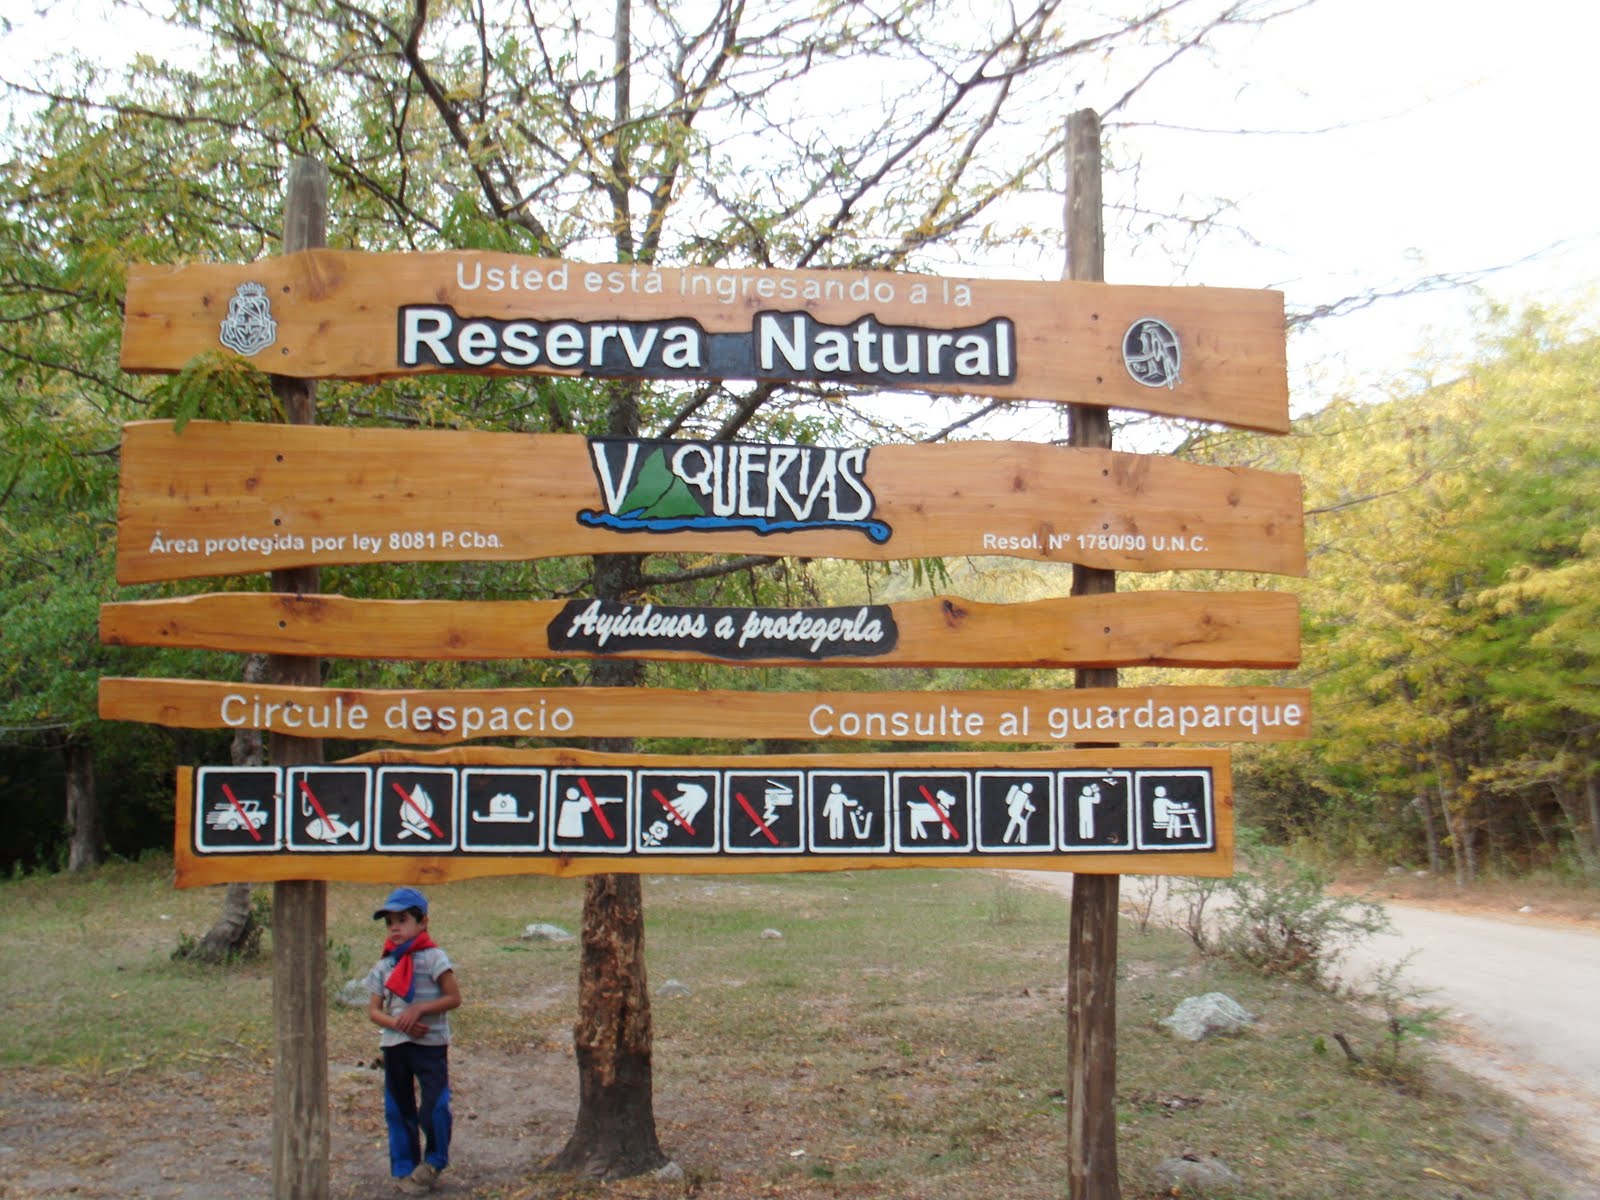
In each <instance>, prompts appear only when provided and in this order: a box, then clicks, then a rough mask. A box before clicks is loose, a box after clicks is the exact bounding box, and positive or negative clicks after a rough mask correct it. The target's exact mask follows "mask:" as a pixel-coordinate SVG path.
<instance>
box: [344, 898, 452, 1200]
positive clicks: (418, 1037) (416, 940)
mask: <svg viewBox="0 0 1600 1200" xmlns="http://www.w3.org/2000/svg"><path fill="white" fill-rule="evenodd" d="M372 919H373V920H375V921H382V922H384V925H385V927H386V928H387V929H388V932H389V936H388V939H387V940H386V941H385V942H384V944H383V957H382V958H380V959H379V960H378V964H377V966H375V967H373V968H372V970H370V971H368V972H367V979H366V984H367V991H368V992H369V993H370V994H371V996H372V1000H371V1002H370V1003H369V1004H368V1005H367V1015H368V1016H369V1017H371V1018H372V1021H373V1023H374V1024H376V1025H381V1026H382V1027H383V1034H382V1036H381V1038H380V1043H381V1045H382V1047H383V1088H384V1098H383V1112H384V1117H385V1119H386V1120H387V1121H388V1125H389V1169H390V1171H391V1172H392V1173H393V1174H394V1177H395V1178H396V1179H398V1180H399V1181H400V1190H401V1191H402V1192H404V1193H405V1194H406V1195H408V1196H420V1195H423V1194H424V1193H426V1192H428V1191H431V1190H432V1188H433V1186H434V1183H435V1182H436V1181H437V1180H438V1178H439V1172H440V1171H442V1170H444V1169H445V1167H446V1166H447V1165H448V1164H449V1162H450V1064H449V1052H450V1018H449V1017H448V1016H447V1015H446V1014H447V1013H448V1012H449V1011H450V1010H451V1009H452V1008H455V1007H457V1006H458V1005H460V1003H461V992H460V990H459V989H458V988H457V987H456V975H455V971H454V970H453V969H452V968H451V964H450V958H449V956H448V955H446V954H445V952H444V951H443V950H441V949H439V947H438V946H436V945H435V944H434V941H433V939H432V938H431V937H429V936H428V899H427V897H426V896H424V895H423V894H422V893H421V892H419V891H418V890H417V889H416V888H410V887H401V888H395V890H394V891H392V892H390V893H389V898H388V899H387V900H385V901H384V902H383V906H382V907H381V908H379V909H378V911H377V912H375V913H373V914H372ZM418 1086H420V1087H421V1089H422V1105H421V1108H420V1109H419V1108H418V1106H417V1095H416V1089H417V1088H418ZM421 1133H426V1134H427V1157H426V1158H423V1155H422V1145H421V1143H420V1134H421Z"/></svg>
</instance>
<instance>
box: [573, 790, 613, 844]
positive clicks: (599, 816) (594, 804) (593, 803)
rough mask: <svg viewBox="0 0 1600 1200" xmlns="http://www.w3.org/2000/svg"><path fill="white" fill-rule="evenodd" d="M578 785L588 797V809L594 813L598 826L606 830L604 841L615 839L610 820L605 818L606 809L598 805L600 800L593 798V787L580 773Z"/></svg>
mask: <svg viewBox="0 0 1600 1200" xmlns="http://www.w3.org/2000/svg"><path fill="white" fill-rule="evenodd" d="M578 786H579V787H580V788H582V789H583V794H584V795H585V796H587V797H589V811H590V812H592V813H593V814H594V815H595V819H596V820H597V821H599V822H600V828H601V829H603V830H605V831H606V841H608V842H614V841H616V840H617V835H616V833H615V831H614V830H613V829H612V828H611V822H610V821H608V820H606V810H605V809H603V808H601V807H600V801H599V800H598V799H596V798H595V794H594V789H593V788H592V787H590V786H589V781H588V780H587V779H585V778H584V777H583V776H582V775H579V776H578Z"/></svg>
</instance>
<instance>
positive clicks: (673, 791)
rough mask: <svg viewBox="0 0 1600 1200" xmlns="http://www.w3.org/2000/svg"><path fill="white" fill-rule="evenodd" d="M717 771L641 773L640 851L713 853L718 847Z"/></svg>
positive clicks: (719, 781)
mask: <svg viewBox="0 0 1600 1200" xmlns="http://www.w3.org/2000/svg"><path fill="white" fill-rule="evenodd" d="M720 784H721V780H720V778H719V777H718V776H717V774H716V773H715V772H712V771H707V772H704V773H694V774H686V773H683V772H672V773H666V772H656V771H641V772H640V773H639V787H638V791H639V807H638V820H639V831H638V832H639V850H640V852H641V853H649V852H652V851H655V852H664V851H672V852H674V853H690V854H693V853H700V854H706V853H712V852H714V851H715V850H716V849H717V841H718V838H717V834H718V829H717V816H718V810H719V808H720V803H719V802H718V799H717V798H718V794H719V790H720Z"/></svg>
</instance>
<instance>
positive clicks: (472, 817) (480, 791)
mask: <svg viewBox="0 0 1600 1200" xmlns="http://www.w3.org/2000/svg"><path fill="white" fill-rule="evenodd" d="M461 798H462V810H463V811H464V812H465V814H466V819H465V820H464V821H463V822H462V823H461V848H462V849H463V850H485V851H502V852H511V851H520V852H527V851H536V850H542V849H544V827H545V819H544V817H545V772H544V771H541V770H538V769H535V768H521V769H517V768H501V767H468V768H467V769H465V770H464V771H462V772H461Z"/></svg>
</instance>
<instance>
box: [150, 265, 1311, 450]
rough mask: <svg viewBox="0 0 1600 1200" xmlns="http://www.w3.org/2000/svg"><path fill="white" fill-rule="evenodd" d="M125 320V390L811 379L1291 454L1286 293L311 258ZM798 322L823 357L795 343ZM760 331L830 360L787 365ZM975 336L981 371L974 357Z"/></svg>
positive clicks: (155, 295) (239, 277)
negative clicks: (471, 377) (219, 359)
mask: <svg viewBox="0 0 1600 1200" xmlns="http://www.w3.org/2000/svg"><path fill="white" fill-rule="evenodd" d="M125 313H126V316H125V325H124V331H123V342H122V365H123V368H124V369H125V370H129V371H176V370H180V369H182V368H183V366H184V365H185V364H186V363H188V362H189V361H190V360H192V359H193V358H195V357H196V356H197V355H200V354H205V353H207V352H218V351H221V352H227V353H240V354H243V355H244V356H246V357H247V358H249V360H250V361H251V362H253V363H254V364H256V365H257V366H259V367H260V368H261V369H262V370H264V371H271V372H273V373H276V374H280V375H291V376H297V377H301V378H313V379H315V378H322V379H327V378H358V379H376V378H383V377H392V376H397V375H404V374H411V373H417V372H425V371H441V370H449V371H468V372H473V373H478V374H493V373H511V372H530V371H531V372H535V373H549V374H585V375H591V376H633V377H646V378H650V377H654V378H686V379H687V378H694V379H704V378H733V379H756V378H773V379H810V380H820V381H822V382H824V383H833V384H846V383H855V384H859V385H861V386H869V387H876V388H883V387H914V388H918V389H919V390H928V391H944V392H968V393H973V394H980V395H993V396H1002V397H1019V398H1034V399H1041V400H1051V401H1057V402H1061V403H1072V404H1093V405H1100V406H1117V407H1123V408H1131V409H1136V410H1138V411H1141V412H1151V413H1163V414H1166V415H1169V416H1178V417H1193V418H1196V419H1199V420H1204V421H1217V422H1221V423H1224V424H1229V425H1237V426H1242V427H1245V428H1252V429H1264V430H1268V431H1273V432H1279V433H1282V432H1285V431H1287V429H1288V421H1289V413H1288V394H1289V390H1288V371H1287V367H1286V357H1285V330H1286V326H1285V322H1284V310H1283V296H1282V294H1281V293H1279V292H1272V291H1247V290H1241V289H1234V288H1202V287H1186V288H1157V287H1128V286H1114V285H1108V284H1101V283H1081V282H1064V281H1049V282H1041V281H1020V280H992V279H943V278H939V277H936V276H919V275H896V274H887V273H881V272H855V271H850V272H841V271H776V270H728V269H708V268H685V269H676V268H654V267H648V266H641V265H615V264H593V265H591V264H581V263H564V262H560V261H557V260H551V259H535V258H527V257H521V256H516V255H508V254H497V253H487V252H482V251H450V252H442V253H428V254H367V253H359V252H354V251H339V250H308V251H303V252H301V253H298V254H292V255H286V256H283V257H279V258H270V259H264V260H261V261H259V262H255V263H249V264H243V265H229V264H213V263H195V264H188V265H181V266H155V265H140V264H136V265H134V266H131V267H130V268H129V271H128V292H127V301H126V305H125ZM796 318H798V319H799V320H800V322H801V323H802V327H803V328H804V329H805V330H807V331H810V336H809V337H807V338H804V339H802V338H800V337H794V336H792V335H794V334H795V330H796V326H795V325H794V324H793V322H794V321H795V319H796ZM1151 319H1154V320H1157V321H1160V322H1162V323H1163V326H1164V328H1162V327H1155V328H1156V329H1157V330H1159V332H1157V333H1154V334H1152V333H1151V332H1150V329H1151V328H1152V327H1151V326H1149V325H1145V324H1141V323H1143V322H1147V321H1150V320H1151ZM764 321H776V322H777V328H778V329H780V330H781V332H782V333H784V334H785V335H791V337H792V340H793V341H794V342H795V343H796V346H797V347H803V346H804V345H807V344H810V343H816V346H817V349H816V351H815V352H814V353H811V354H808V355H804V356H801V355H800V352H799V349H796V350H793V351H789V352H784V351H783V350H781V349H779V348H778V347H777V345H776V341H775V340H774V339H773V338H772V337H770V336H763V331H764V329H765V326H764V325H763V322H764ZM508 323H517V324H516V325H515V327H514V328H508V327H507V326H508ZM624 326H625V327H626V329H627V333H626V336H625V335H624V334H623V333H622V330H621V327H624ZM466 330H471V331H472V332H464V331H466ZM408 331H409V333H410V336H409V337H408V336H407V334H408ZM818 335H821V336H820V338H819V336H818ZM973 336H977V337H979V338H980V339H981V340H982V344H981V346H980V347H979V348H978V349H973V348H972V344H971V343H967V342H965V341H963V340H962V339H964V338H969V337H973ZM629 338H631V339H632V340H631V341H629V340H628V339H629ZM939 339H942V341H941V340H939ZM1125 344H1126V349H1125ZM763 349H764V350H765V353H763ZM964 350H965V353H966V355H967V356H966V357H965V358H963V357H962V353H963V351H964ZM1136 372H1137V373H1138V376H1137V377H1136Z"/></svg>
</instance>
